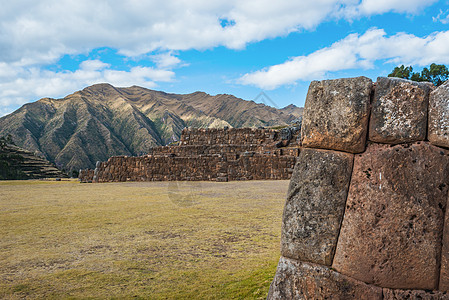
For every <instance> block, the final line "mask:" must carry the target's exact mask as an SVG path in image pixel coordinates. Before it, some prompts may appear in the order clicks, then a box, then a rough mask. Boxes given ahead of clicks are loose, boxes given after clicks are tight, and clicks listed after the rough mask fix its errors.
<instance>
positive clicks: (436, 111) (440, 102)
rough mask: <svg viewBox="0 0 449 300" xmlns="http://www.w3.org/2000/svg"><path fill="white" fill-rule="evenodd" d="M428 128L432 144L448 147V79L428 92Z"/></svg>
mask: <svg viewBox="0 0 449 300" xmlns="http://www.w3.org/2000/svg"><path fill="white" fill-rule="evenodd" d="M428 130H429V132H428V136H429V141H430V142H431V143H432V144H434V145H437V146H443V147H449V81H446V82H445V83H444V84H443V85H441V86H439V87H438V88H436V89H435V90H434V91H432V93H430V99H429V129H428Z"/></svg>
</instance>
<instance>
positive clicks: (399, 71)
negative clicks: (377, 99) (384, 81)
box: [388, 65, 413, 79]
mask: <svg viewBox="0 0 449 300" xmlns="http://www.w3.org/2000/svg"><path fill="white" fill-rule="evenodd" d="M412 74H413V67H412V66H408V67H405V66H404V65H402V66H400V67H395V68H394V69H393V71H392V72H391V73H390V74H388V77H398V78H404V79H410V78H411V76H412Z"/></svg>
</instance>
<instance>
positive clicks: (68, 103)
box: [0, 84, 302, 172]
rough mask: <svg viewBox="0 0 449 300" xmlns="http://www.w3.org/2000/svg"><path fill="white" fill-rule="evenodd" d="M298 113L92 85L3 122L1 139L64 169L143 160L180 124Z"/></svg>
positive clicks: (243, 121)
mask: <svg viewBox="0 0 449 300" xmlns="http://www.w3.org/2000/svg"><path fill="white" fill-rule="evenodd" d="M300 115H302V108H298V107H296V106H294V105H289V106H287V107H286V108H284V109H275V108H273V107H270V106H266V105H263V104H257V103H255V102H253V101H245V100H242V99H239V98H236V97H234V96H232V95H226V94H224V95H216V96H211V95H208V94H206V93H203V92H195V93H192V94H186V95H178V94H167V93H164V92H158V91H153V90H149V89H145V88H142V87H138V86H133V87H129V88H115V87H113V86H111V85H109V84H97V85H93V86H90V87H87V88H85V89H83V90H82V91H78V92H75V93H74V94H71V95H68V96H66V97H64V98H62V99H50V98H44V99H41V100H39V101H36V102H34V103H28V104H25V105H24V106H22V107H21V108H19V109H18V110H16V111H15V112H13V113H11V114H10V115H7V116H5V117H3V118H0V136H6V135H8V134H11V135H12V137H13V139H14V141H15V143H16V144H17V145H18V146H20V147H23V148H25V149H28V150H30V151H32V152H36V153H37V154H39V155H41V156H43V157H45V158H46V159H48V160H49V161H50V162H53V163H55V164H56V165H57V166H58V167H60V168H64V169H65V170H67V171H68V172H71V171H72V170H79V169H81V168H93V167H94V166H95V163H96V162H97V161H104V160H107V159H108V158H109V157H110V156H114V155H140V154H143V153H147V152H148V149H149V148H150V147H152V146H159V145H165V144H168V143H170V142H173V141H177V140H178V139H179V137H180V134H181V131H182V129H183V128H184V127H199V128H216V127H223V126H229V127H259V126H265V127H267V126H278V125H285V124H288V123H290V122H291V121H292V120H294V119H297V118H298V117H299V116H300Z"/></svg>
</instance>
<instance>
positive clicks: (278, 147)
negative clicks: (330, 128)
mask: <svg viewBox="0 0 449 300" xmlns="http://www.w3.org/2000/svg"><path fill="white" fill-rule="evenodd" d="M299 134H300V125H297V126H292V127H289V128H284V129H282V130H273V129H255V128H241V129H235V128H228V129H193V128H185V129H184V130H183V131H182V134H181V140H180V142H179V144H178V145H176V146H162V147H155V148H152V149H150V151H149V154H148V155H144V156H139V157H127V156H119V157H111V158H110V159H109V160H108V161H107V162H99V163H97V166H96V169H95V170H81V171H80V176H79V178H80V179H81V181H82V182H113V181H165V180H211V181H221V182H225V181H228V180H251V179H290V177H291V175H292V173H293V168H294V166H295V162H296V157H297V156H298V155H299V142H300V139H299Z"/></svg>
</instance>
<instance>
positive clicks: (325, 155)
mask: <svg viewBox="0 0 449 300" xmlns="http://www.w3.org/2000/svg"><path fill="white" fill-rule="evenodd" d="M352 163H353V154H349V153H344V152H336V151H330V150H317V149H307V148H305V149H303V150H302V151H301V153H300V155H299V157H298V160H297V163H296V166H295V170H294V172H293V175H292V180H291V181H290V186H289V190H288V194H287V201H286V203H285V207H284V215H283V221H282V222H283V223H282V237H281V253H282V255H283V256H285V257H289V258H294V259H299V260H301V261H309V262H314V263H319V264H322V265H328V266H330V265H331V264H332V258H333V255H334V253H335V247H336V243H337V237H338V232H339V230H340V225H341V220H342V218H343V213H344V209H345V203H346V197H347V191H348V187H349V181H350V178H351V170H352Z"/></svg>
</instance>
